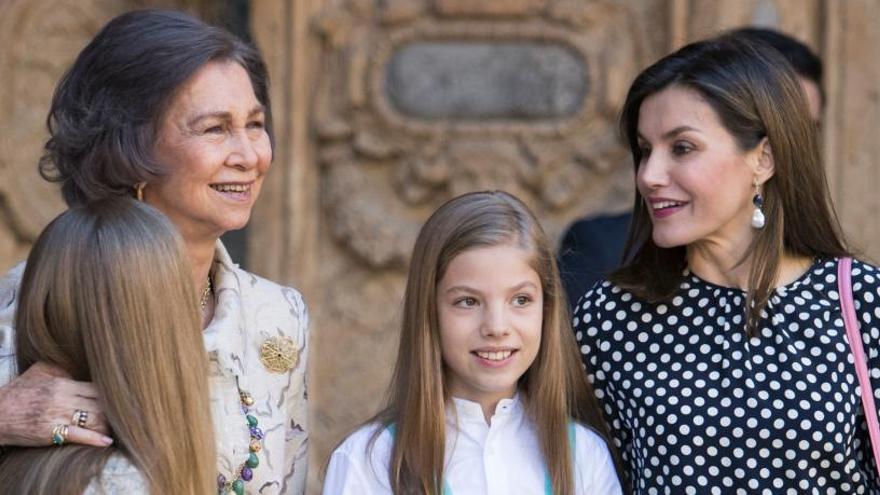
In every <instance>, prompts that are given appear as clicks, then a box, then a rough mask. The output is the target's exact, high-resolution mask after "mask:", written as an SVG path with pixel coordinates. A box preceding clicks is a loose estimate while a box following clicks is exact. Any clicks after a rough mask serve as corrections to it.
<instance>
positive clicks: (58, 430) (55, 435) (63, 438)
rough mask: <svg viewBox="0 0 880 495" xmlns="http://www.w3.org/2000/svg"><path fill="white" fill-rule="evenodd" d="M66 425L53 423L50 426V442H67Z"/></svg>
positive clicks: (60, 443)
mask: <svg viewBox="0 0 880 495" xmlns="http://www.w3.org/2000/svg"><path fill="white" fill-rule="evenodd" d="M68 428H69V426H68V425H55V428H52V444H53V445H64V444H65V443H66V442H67V434H68Z"/></svg>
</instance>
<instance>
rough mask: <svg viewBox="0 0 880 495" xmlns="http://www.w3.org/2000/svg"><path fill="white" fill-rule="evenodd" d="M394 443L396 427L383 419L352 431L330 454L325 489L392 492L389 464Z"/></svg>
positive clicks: (332, 492) (344, 494)
mask: <svg viewBox="0 0 880 495" xmlns="http://www.w3.org/2000/svg"><path fill="white" fill-rule="evenodd" d="M393 445H394V437H393V433H392V430H390V429H389V428H388V427H387V426H386V425H382V424H379V423H370V424H367V425H364V426H362V427H360V428H358V429H357V430H355V431H354V432H353V433H351V434H349V435H348V437H346V438H345V440H343V442H342V443H341V444H339V446H338V447H336V449H335V450H334V451H333V453H332V454H331V455H330V460H329V462H328V465H327V474H326V477H325V478H324V493H325V494H334V495H335V494H343V495H349V494H355V493H390V485H389V483H388V465H389V462H390V459H391V449H392V447H393Z"/></svg>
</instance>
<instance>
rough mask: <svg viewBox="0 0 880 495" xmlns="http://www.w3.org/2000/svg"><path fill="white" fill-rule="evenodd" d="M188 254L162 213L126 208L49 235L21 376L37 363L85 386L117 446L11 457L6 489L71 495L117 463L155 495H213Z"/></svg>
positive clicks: (65, 224) (85, 217)
mask: <svg viewBox="0 0 880 495" xmlns="http://www.w3.org/2000/svg"><path fill="white" fill-rule="evenodd" d="M185 253H186V251H185V250H184V246H183V241H182V240H181V239H180V237H179V236H178V235H177V233H176V231H175V230H174V227H173V226H172V225H171V223H170V222H169V221H168V220H167V219H166V218H165V217H164V216H162V214H161V213H159V212H158V211H157V210H155V209H153V208H151V207H150V206H148V205H146V204H143V203H138V202H135V201H133V200H131V199H128V198H117V199H111V200H105V201H100V202H97V203H94V204H91V205H88V206H83V207H78V208H73V209H71V210H68V211H67V212H65V213H63V214H61V215H60V216H59V217H58V218H56V219H55V220H54V221H52V223H50V224H49V226H48V227H46V229H45V230H44V231H43V233H42V234H41V235H40V237H39V238H38V239H37V242H36V244H35V245H34V248H33V250H32V251H31V253H30V256H29V257H28V262H27V267H26V268H25V272H24V277H23V279H22V283H21V292H20V297H21V298H20V300H19V303H18V310H17V312H16V315H15V325H16V335H15V348H16V358H17V365H18V369H19V370H24V369H27V368H28V367H30V366H31V365H32V364H34V363H36V362H38V361H42V362H45V363H49V364H52V365H55V366H58V367H60V368H62V369H64V370H65V371H67V372H68V373H69V374H70V375H71V376H72V377H73V379H74V380H79V381H88V382H93V383H94V384H95V386H96V387H97V389H98V391H99V397H100V399H99V400H100V402H101V408H102V410H103V412H104V414H105V415H106V418H107V421H108V423H109V424H110V428H111V430H112V436H113V437H114V438H115V440H116V441H115V443H114V444H113V446H111V447H107V448H97V447H85V446H75V445H69V446H62V447H46V448H13V449H10V450H9V451H7V453H6V454H4V456H3V459H2V464H0V486H3V490H9V493H29V494H50V493H51V494H68V493H69V494H77V495H79V494H81V493H82V492H83V490H84V489H85V488H86V487H87V486H88V485H89V483H90V482H91V481H93V480H95V479H96V477H97V476H99V475H100V473H101V470H102V467H103V466H104V463H105V461H106V460H107V459H108V458H109V456H110V455H112V454H114V453H117V454H121V455H123V456H125V457H127V458H128V460H129V461H131V463H132V464H133V465H134V466H135V467H137V468H138V469H139V470H140V472H141V473H142V474H143V476H144V478H145V479H146V480H147V482H148V483H149V486H150V490H151V492H152V493H205V494H207V493H213V492H215V491H216V481H215V476H216V458H215V451H214V435H213V429H212V420H211V412H210V409H209V403H208V378H207V371H208V362H207V356H206V355H205V351H204V346H203V343H202V335H201V324H200V323H201V322H200V321H199V311H198V305H197V301H196V299H197V298H196V296H195V289H194V288H193V283H192V270H191V268H190V266H189V262H188V259H187V258H186V254H185ZM48 436H49V432H47V438H48Z"/></svg>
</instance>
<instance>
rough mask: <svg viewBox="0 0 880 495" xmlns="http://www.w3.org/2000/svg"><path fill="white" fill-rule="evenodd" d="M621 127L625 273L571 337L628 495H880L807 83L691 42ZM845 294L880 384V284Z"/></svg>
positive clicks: (858, 273) (594, 297)
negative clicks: (630, 198) (629, 203)
mask: <svg viewBox="0 0 880 495" xmlns="http://www.w3.org/2000/svg"><path fill="white" fill-rule="evenodd" d="M621 128H622V130H623V132H624V134H625V136H626V138H627V139H628V142H629V145H630V148H631V151H632V156H633V161H634V163H635V182H636V185H637V189H638V194H637V198H636V202H635V215H634V219H633V226H632V228H631V232H630V239H629V248H628V249H629V251H630V252H629V253H628V254H627V257H626V258H627V259H629V260H631V261H630V262H629V263H628V264H627V265H626V266H624V267H623V268H621V269H619V270H618V271H616V272H614V273H613V274H612V275H611V277H610V279H609V280H608V281H605V282H603V283H601V284H599V285H597V286H596V287H594V288H593V289H592V290H590V291H588V292H587V293H586V295H584V296H583V297H582V298H581V299H580V301H578V304H577V307H576V309H575V315H574V327H575V332H576V334H577V339H578V341H579V342H580V344H581V352H582V354H583V355H584V361H585V364H586V365H587V368H588V372H589V373H590V378H591V380H592V381H593V382H594V385H595V390H596V394H597V396H599V398H600V400H601V402H602V405H603V409H604V413H605V415H606V420H607V421H608V423H609V424H610V426H611V427H612V430H613V434H614V435H615V436H616V443H617V444H618V446H619V447H620V448H621V452H622V456H623V458H624V461H625V464H626V468H627V471H628V473H629V475H630V478H631V481H632V485H633V486H632V487H633V489H634V491H635V492H636V493H640V494H641V493H646V494H647V493H682V494H684V493H878V490H880V483H878V479H877V471H876V469H877V467H876V465H875V463H874V461H873V458H872V456H871V441H870V438H869V432H868V429H867V428H866V426H865V419H866V418H867V417H871V416H876V415H877V411H876V410H868V411H865V410H864V409H863V407H862V405H861V402H860V401H861V396H862V393H861V392H860V385H859V382H858V381H857V380H856V373H855V368H854V366H853V364H852V363H853V357H852V355H851V353H850V342H851V340H850V339H849V338H848V337H847V329H846V328H845V324H844V319H843V317H842V310H841V297H840V294H839V291H838V261H839V260H840V259H841V258H846V257H848V252H847V249H846V247H845V244H844V241H843V239H842V236H841V234H840V228H839V225H838V222H837V219H836V218H835V215H834V212H833V208H832V206H831V201H830V198H829V193H828V187H827V183H826V179H825V174H824V170H823V167H822V164H821V162H820V153H819V148H818V139H817V135H816V128H815V126H814V125H813V124H812V123H811V120H810V115H809V111H808V106H807V101H806V99H805V96H804V93H803V91H802V90H801V88H800V86H799V84H798V80H797V77H796V75H795V74H794V72H793V71H792V70H791V68H790V67H789V65H788V64H787V63H786V62H785V61H784V60H782V59H781V58H780V57H779V56H778V55H777V54H775V53H774V52H772V50H770V49H769V48H764V47H763V45H756V44H751V43H749V42H747V41H744V40H742V39H737V38H736V37H722V38H718V39H714V40H709V41H704V42H699V43H695V44H692V45H689V46H686V47H684V48H682V49H681V50H679V51H677V52H675V53H673V54H672V55H669V56H667V57H665V58H663V59H662V60H660V61H659V62H657V63H655V64H654V65H652V66H651V67H649V68H647V69H646V70H645V71H644V72H642V73H641V74H640V75H639V76H638V77H637V78H636V80H635V82H634V83H633V85H632V87H631V88H630V91H629V94H628V97H627V100H626V103H625V106H624V109H623V113H622V116H621ZM842 266H843V267H844V270H846V268H845V267H846V264H845V263H844V264H843V265H842ZM841 273H843V274H846V273H848V272H847V271H842V272H841ZM851 276H852V285H851V288H852V294H853V299H854V306H855V310H856V311H857V312H858V319H859V322H860V324H861V329H860V330H861V332H860V333H861V339H862V340H864V347H865V349H868V350H869V353H868V363H867V364H868V368H870V369H872V370H873V372H874V377H875V385H877V380H876V376H877V375H876V373H877V372H878V371H880V353H878V352H877V349H878V348H880V341H878V336H880V318H878V315H880V308H878V301H880V272H878V270H877V268H875V267H874V266H871V265H869V264H867V263H863V262H860V261H855V262H853V265H852V270H851ZM844 280H845V279H844ZM843 287H848V286H843ZM854 332H855V333H854V335H857V336H858V335H859V329H857V328H856V329H855V330H854ZM854 340H855V341H857V340H858V338H856V339H854ZM873 390H874V392H873V394H880V388H876V387H875V388H874V389H873ZM873 394H871V393H870V392H869V393H868V395H873ZM866 415H867V416H866Z"/></svg>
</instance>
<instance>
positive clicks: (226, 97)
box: [144, 61, 272, 241]
mask: <svg viewBox="0 0 880 495" xmlns="http://www.w3.org/2000/svg"><path fill="white" fill-rule="evenodd" d="M264 123H265V115H264V109H263V105H262V104H260V102H259V101H258V100H257V97H256V96H255V95H254V91H253V87H252V85H251V81H250V78H249V77H248V74H247V72H246V71H245V70H244V68H242V67H241V66H240V65H239V64H237V63H235V62H225V61H224V62H209V63H207V64H205V65H204V66H203V67H202V68H201V69H199V70H198V71H197V72H196V73H195V74H194V75H193V76H192V77H191V78H190V79H189V81H187V82H186V83H185V84H184V85H183V86H182V87H181V89H180V90H179V92H178V94H177V95H176V96H175V98H174V99H173V100H172V101H171V104H170V105H169V106H168V110H167V112H166V113H165V115H164V116H163V118H162V120H161V122H160V125H159V137H158V140H157V142H156V146H155V149H154V153H155V158H156V160H157V161H158V162H159V163H161V164H163V165H164V166H166V167H167V168H168V170H169V174H168V175H167V176H165V177H163V178H162V179H160V180H159V181H157V182H151V183H149V184H147V185H146V187H145V188H144V200H145V201H146V202H147V203H149V204H150V205H152V206H155V207H156V208H158V209H159V210H161V211H162V212H163V213H165V215H167V216H168V218H169V219H171V221H172V222H173V223H174V224H175V226H176V227H177V228H178V229H179V230H180V232H181V234H182V235H183V237H184V239H186V240H187V241H192V240H202V239H209V240H213V239H216V238H218V237H219V236H220V235H221V234H223V233H224V232H226V231H228V230H235V229H240V228H242V227H244V226H245V225H246V224H247V222H248V219H249V218H250V214H251V208H252V207H253V204H254V201H255V200H256V199H257V196H258V195H259V194H260V186H261V185H262V183H263V178H264V177H265V175H266V172H267V171H268V170H269V165H270V163H271V162H272V147H271V144H270V142H269V135H268V133H267V132H266V129H265V126H264Z"/></svg>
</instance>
